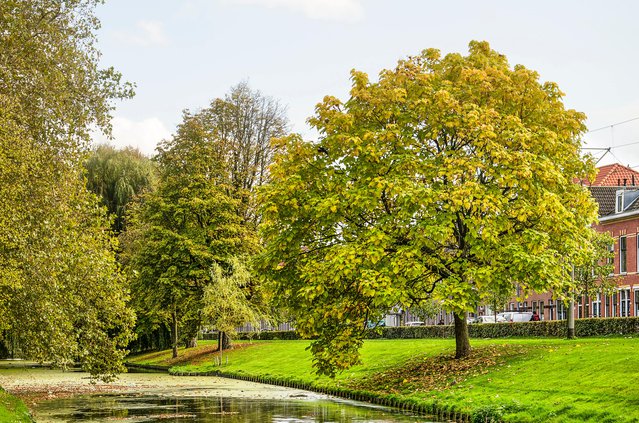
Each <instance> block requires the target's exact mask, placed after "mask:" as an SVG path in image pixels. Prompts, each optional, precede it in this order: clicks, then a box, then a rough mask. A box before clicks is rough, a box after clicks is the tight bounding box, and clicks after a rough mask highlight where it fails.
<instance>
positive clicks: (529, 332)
mask: <svg viewBox="0 0 639 423" xmlns="http://www.w3.org/2000/svg"><path fill="white" fill-rule="evenodd" d="M566 324H567V323H566V321H565V320H547V321H543V322H519V323H481V324H472V325H469V326H468V333H469V335H470V337H471V338H510V337H513V336H521V337H560V338H561V337H564V336H566ZM575 334H576V336H579V337H589V336H612V335H633V334H639V317H615V318H591V319H576V320H575ZM454 336H455V331H454V328H453V326H452V325H442V326H410V327H408V326H400V327H382V328H377V329H372V330H370V331H368V333H367V336H366V338H367V339H416V338H453V337H454ZM240 339H260V340H275V339H278V340H294V339H300V337H299V335H298V334H297V332H295V331H271V332H260V333H255V332H252V333H242V334H240Z"/></svg>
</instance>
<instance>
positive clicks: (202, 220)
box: [123, 115, 257, 356]
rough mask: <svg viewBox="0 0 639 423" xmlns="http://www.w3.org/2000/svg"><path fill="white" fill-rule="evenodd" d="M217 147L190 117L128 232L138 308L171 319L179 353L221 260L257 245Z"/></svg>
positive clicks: (147, 315)
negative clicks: (224, 170) (242, 216)
mask: <svg viewBox="0 0 639 423" xmlns="http://www.w3.org/2000/svg"><path fill="white" fill-rule="evenodd" d="M217 147H218V146H217V145H216V144H214V143H211V142H208V141H207V133H206V131H205V130H204V129H203V128H202V126H201V124H200V122H199V121H198V120H197V119H194V118H192V117H189V116H188V115H187V116H185V120H184V122H183V123H182V124H181V125H180V126H179V127H178V130H177V133H176V134H175V136H173V138H172V139H171V140H168V141H164V142H162V143H161V144H160V146H159V147H158V155H157V157H156V160H157V162H158V168H159V181H158V185H157V189H156V190H155V191H153V192H149V193H147V194H145V195H144V196H143V197H142V201H141V202H140V203H138V204H137V205H136V207H134V208H133V210H132V213H131V219H132V220H131V222H130V225H129V227H128V228H127V233H125V234H124V237H123V239H124V240H126V244H125V262H126V263H127V266H128V268H129V269H130V274H131V275H132V289H133V293H134V304H135V305H136V309H137V310H138V312H139V314H140V316H141V318H143V319H150V320H157V321H160V322H164V323H166V324H168V326H169V327H170V330H171V335H172V344H173V354H174V356H177V345H178V341H179V339H180V335H182V338H183V339H185V340H187V341H188V340H190V339H193V338H194V337H195V336H196V335H197V331H198V330H199V327H200V324H201V323H202V308H203V307H204V302H203V298H204V289H205V287H206V286H208V285H210V284H212V283H213V282H214V281H215V280H216V275H217V273H216V272H215V271H214V269H215V268H216V266H223V267H226V268H228V267H229V266H230V263H229V260H230V259H231V258H232V257H234V256H237V255H241V254H249V253H253V252H255V249H256V246H257V243H256V239H255V236H254V233H253V232H251V231H250V230H248V229H247V227H246V225H243V224H242V218H241V216H240V212H239V210H240V200H239V199H237V198H235V197H233V196H232V192H233V190H232V189H231V187H230V186H228V185H227V184H226V180H225V178H224V173H223V169H224V166H225V162H224V161H223V160H221V158H220V155H219V150H218V148H217Z"/></svg>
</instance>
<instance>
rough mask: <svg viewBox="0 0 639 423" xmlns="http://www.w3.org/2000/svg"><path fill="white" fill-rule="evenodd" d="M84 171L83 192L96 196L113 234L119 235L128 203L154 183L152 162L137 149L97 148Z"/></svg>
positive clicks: (123, 226) (151, 187)
mask: <svg viewBox="0 0 639 423" xmlns="http://www.w3.org/2000/svg"><path fill="white" fill-rule="evenodd" d="M84 167H85V168H86V178H87V188H88V189H89V190H91V191H92V192H94V193H95V194H96V195H98V196H99V197H100V199H101V200H102V204H104V205H105V206H106V207H107V210H108V211H109V214H110V215H111V216H112V217H113V223H112V228H113V231H114V232H115V233H116V234H119V233H120V232H122V230H124V228H125V222H126V213H127V209H128V206H129V205H130V203H131V202H132V201H133V200H134V199H135V198H136V197H137V196H139V195H141V194H143V193H144V192H147V191H149V190H151V189H153V184H154V182H155V179H156V169H155V165H154V163H153V161H151V159H150V158H148V157H146V156H145V155H144V154H142V153H141V152H140V150H138V149H134V148H131V147H127V148H123V149H116V148H115V147H112V146H110V145H98V146H97V147H96V148H95V149H94V150H93V151H92V152H91V155H90V156H89V158H88V159H87V160H86V161H85V163H84Z"/></svg>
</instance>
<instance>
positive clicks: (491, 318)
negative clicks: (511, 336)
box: [475, 315, 506, 323]
mask: <svg viewBox="0 0 639 423" xmlns="http://www.w3.org/2000/svg"><path fill="white" fill-rule="evenodd" d="M505 321H506V319H505V318H504V317H502V316H499V315H497V323H501V322H505ZM475 323H495V316H478V317H477V318H476V319H475Z"/></svg>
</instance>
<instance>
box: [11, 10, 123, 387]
mask: <svg viewBox="0 0 639 423" xmlns="http://www.w3.org/2000/svg"><path fill="white" fill-rule="evenodd" d="M98 3H99V2H98V1H91V0H71V1H65V2H60V1H53V0H44V1H37V2H33V1H27V0H8V1H3V2H0V144H1V148H0V181H2V184H0V198H1V199H2V201H1V203H0V208H1V213H0V216H1V217H0V220H1V221H2V224H3V225H4V229H3V231H2V233H1V234H0V266H1V269H2V272H0V274H1V275H2V276H0V298H1V299H2V300H1V301H0V304H1V305H0V309H1V310H0V311H1V312H0V328H2V329H3V332H2V333H3V336H4V337H5V339H7V338H10V339H11V341H12V343H13V344H15V345H17V346H18V348H19V350H20V352H21V353H22V355H24V356H26V357H30V358H35V359H38V360H51V361H53V362H54V363H56V364H60V365H65V364H68V363H70V362H72V361H75V360H81V361H82V362H83V364H84V366H85V368H87V369H88V370H89V371H91V373H92V374H94V375H101V376H103V377H104V378H106V379H108V378H110V377H112V376H113V375H114V373H116V372H118V371H120V370H122V369H123V366H122V363H121V360H122V358H123V356H124V354H125V350H124V348H125V347H126V345H127V344H128V342H129V340H130V338H131V330H130V329H131V326H132V324H133V315H132V314H131V313H130V311H129V310H128V309H127V308H126V306H125V303H126V300H127V297H128V292H127V290H126V288H125V286H124V283H123V280H122V278H121V276H120V275H119V272H118V268H117V265H116V263H115V260H114V251H113V246H114V245H113V241H112V239H111V237H110V232H109V230H108V220H107V219H106V217H105V215H104V213H103V212H102V210H101V209H100V208H99V206H98V204H99V203H98V199H97V198H96V197H95V196H94V195H92V194H91V193H89V192H88V191H87V190H86V188H85V185H84V181H83V178H82V160H83V158H84V156H85V154H86V153H87V146H88V144H89V141H90V139H89V133H90V131H91V130H92V129H93V128H95V127H96V126H97V127H99V128H102V129H103V130H105V131H107V132H108V130H109V121H110V111H111V110H112V108H113V100H114V99H116V98H124V97H128V96H130V95H131V94H132V90H131V86H129V85H127V84H122V83H121V82H120V75H119V74H118V73H117V72H115V71H114V70H113V69H100V68H99V63H98V62H99V51H98V50H97V49H96V47H95V30H96V29H97V28H98V26H99V22H98V21H97V19H96V17H95V15H94V13H93V10H94V7H95V5H96V4H98Z"/></svg>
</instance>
